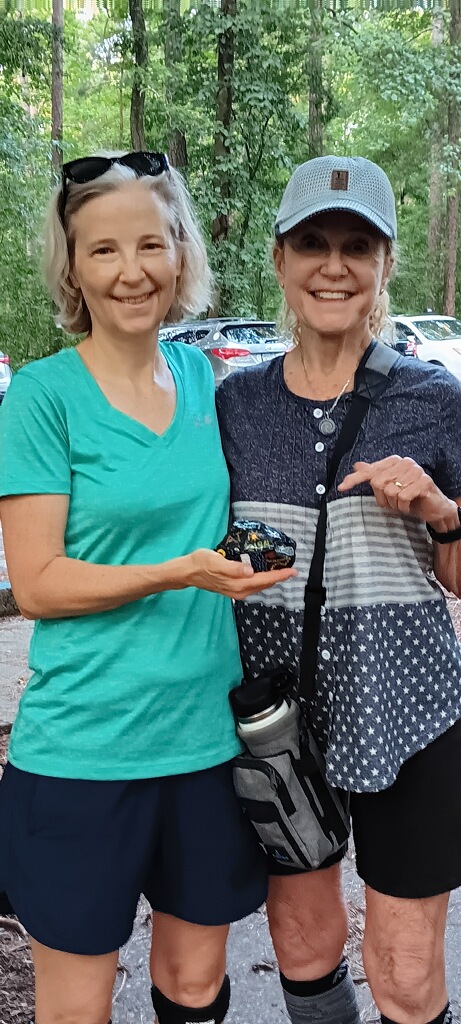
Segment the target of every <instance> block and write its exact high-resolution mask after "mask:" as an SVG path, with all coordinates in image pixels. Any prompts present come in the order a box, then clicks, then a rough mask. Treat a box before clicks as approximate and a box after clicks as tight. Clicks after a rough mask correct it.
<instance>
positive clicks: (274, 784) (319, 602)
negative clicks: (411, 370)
mask: <svg viewBox="0 0 461 1024" xmlns="http://www.w3.org/2000/svg"><path fill="white" fill-rule="evenodd" d="M401 361H402V360H401V357H400V356H399V355H398V354H397V353H396V352H395V351H394V350H393V349H391V348H389V347H388V346H386V345H383V344H381V343H380V342H372V343H371V345H370V346H369V348H368V349H367V351H366V352H365V355H364V356H363V358H362V361H361V363H360V365H359V367H358V369H357V372H356V376H355V384H354V395H353V399H352V402H351V405H350V408H349V410H348V413H347V415H346V417H345V419H344V422H343V424H342V427H341V430H340V433H339V436H338V440H337V443H336V446H335V448H334V451H333V453H332V456H331V459H330V463H329V466H328V473H327V485H326V490H325V494H324V495H323V496H322V500H321V504H320V509H319V517H318V521H317V530H316V537H315V543H314V552H313V556H312V562H311V566H310V571H309V577H308V580H307V584H306V587H305V591H304V622H303V639H302V651H301V659H300V673H299V680H295V683H294V685H293V684H292V683H291V684H290V681H289V680H290V677H289V675H288V674H287V673H284V671H283V670H280V669H278V670H277V669H274V671H273V672H269V673H268V674H267V675H266V676H265V677H264V678H263V677H259V678H258V679H256V680H252V681H249V680H244V682H243V683H242V684H241V686H239V687H236V688H235V689H234V690H233V691H232V693H231V695H230V698H231V705H232V709H233V711H234V715H235V716H236V718H237V722H238V723H239V722H240V723H241V722H242V716H243V715H244V714H245V707H247V708H248V707H251V705H252V700H253V706H258V707H260V709H261V710H262V708H263V705H264V694H265V692H266V691H267V698H266V705H267V706H268V708H270V714H269V712H267V715H268V719H267V724H264V722H262V723H261V727H258V728H257V729H256V730H255V731H251V733H250V732H247V733H246V734H245V733H242V732H240V735H243V738H244V743H245V746H246V749H245V751H244V752H243V753H242V754H240V755H239V756H238V757H236V758H235V760H234V766H233V775H234V786H235V791H236V793H237V796H238V797H239V799H240V801H241V804H242V807H243V809H244V811H245V813H246V814H247V815H248V818H249V819H250V821H251V822H252V824H253V826H254V828H255V829H256V832H257V834H258V837H259V840H260V842H261V844H262V846H263V847H264V849H265V850H266V852H267V853H268V854H269V855H271V856H272V857H274V858H275V860H276V861H277V862H278V863H279V864H283V865H286V866H287V867H293V868H301V869H302V868H304V869H308V868H318V867H319V866H320V865H321V864H323V863H324V862H325V861H326V860H328V859H329V858H331V857H334V855H335V854H337V853H338V851H339V850H340V849H341V847H343V846H344V844H345V843H346V842H347V839H348V836H349V833H350V819H349V797H348V794H347V793H345V792H343V791H340V790H338V789H336V788H335V787H334V786H332V785H331V784H330V783H329V782H328V780H327V777H326V768H325V759H324V757H323V754H322V753H321V752H320V750H319V748H318V746H317V743H316V741H315V738H314V735H313V733H312V730H311V728H310V716H311V708H312V702H313V699H314V696H315V676H316V668H317V652H318V641H319V634H320V619H321V610H322V607H323V606H324V604H325V600H326V591H325V588H324V585H323V570H324V562H325V540H326V527H327V496H328V493H329V491H330V489H331V487H332V486H333V484H334V482H335V479H336V473H337V471H338V468H339V464H340V461H341V459H342V458H343V456H344V455H345V454H346V453H347V452H349V451H351V449H352V448H353V445H354V443H355V440H356V438H357V435H358V433H359V430H360V427H361V424H362V422H363V420H364V418H365V415H366V413H367V411H368V409H369V408H370V405H371V404H372V403H376V402H377V401H378V399H379V398H380V397H381V395H382V394H383V393H384V391H385V389H386V387H387V385H388V383H389V381H390V379H391V378H392V377H393V376H394V374H395V373H396V371H397V368H398V366H399V365H400V364H401ZM252 688H253V690H252ZM255 695H256V696H255ZM254 698H255V699H254ZM258 702H259V703H258ZM242 709H243V710H242ZM263 717H264V712H263ZM247 721H248V719H247Z"/></svg>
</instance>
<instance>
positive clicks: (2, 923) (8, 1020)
mask: <svg viewBox="0 0 461 1024" xmlns="http://www.w3.org/2000/svg"><path fill="white" fill-rule="evenodd" d="M448 604H449V608H450V612H451V615H452V618H453V622H454V625H455V629H456V632H457V635H458V639H459V640H460V641H461V601H457V600H455V599H453V598H450V599H449V602H448ZM7 746H8V734H7V733H0V777H1V773H2V769H3V766H4V765H5V763H6V751H7ZM349 914H350V935H349V943H348V956H349V959H350V962H351V968H352V975H353V977H354V980H355V983H356V984H358V985H360V984H363V983H364V982H365V976H364V973H363V967H362V962H361V954H360V947H361V939H362V934H363V917H364V915H363V908H362V907H361V906H360V905H358V904H357V903H356V902H355V901H354V902H353V903H350V904H349ZM370 1010H371V1008H370ZM33 1013H34V984H33V970H32V961H31V956H30V949H29V945H28V942H27V936H26V935H25V933H23V931H22V929H21V926H20V925H19V923H18V922H17V920H16V918H14V917H8V918H5V917H4V918H2V917H0V1024H28V1022H29V1021H31V1020H33ZM377 1020H379V1018H378V1017H377V1016H375V1015H374V1013H373V1012H371V1015H368V1014H366V1024H374V1022H375V1021H377Z"/></svg>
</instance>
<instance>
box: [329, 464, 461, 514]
mask: <svg viewBox="0 0 461 1024" xmlns="http://www.w3.org/2000/svg"><path fill="white" fill-rule="evenodd" d="M363 483H369V484H370V487H371V488H372V491H373V494H374V496H375V498H376V501H377V503H378V505H379V506H380V507H381V508H391V509H395V511H396V512H402V513H404V514H409V515H412V516H416V518H417V519H421V520H422V521H423V522H426V523H429V524H430V525H431V526H433V527H434V529H437V528H439V529H442V530H443V529H450V527H449V526H445V527H441V526H440V525H438V524H441V523H444V522H446V521H448V520H451V519H453V524H454V525H453V527H452V528H453V529H454V528H455V527H456V525H459V519H458V507H457V504H456V502H455V501H452V500H451V499H450V498H447V497H446V495H445V494H443V493H442V491H441V490H440V488H439V487H437V485H436V484H435V483H434V481H433V480H432V479H431V477H430V476H428V474H427V473H425V472H424V470H423V469H421V466H418V463H417V462H414V461H413V459H402V458H401V457H400V455H390V456H389V458H387V459H380V461H379V462H356V463H354V472H353V473H348V475H347V476H346V477H345V478H344V480H343V481H342V483H340V484H339V486H338V491H349V490H351V489H352V488H353V487H357V486H358V484H363Z"/></svg>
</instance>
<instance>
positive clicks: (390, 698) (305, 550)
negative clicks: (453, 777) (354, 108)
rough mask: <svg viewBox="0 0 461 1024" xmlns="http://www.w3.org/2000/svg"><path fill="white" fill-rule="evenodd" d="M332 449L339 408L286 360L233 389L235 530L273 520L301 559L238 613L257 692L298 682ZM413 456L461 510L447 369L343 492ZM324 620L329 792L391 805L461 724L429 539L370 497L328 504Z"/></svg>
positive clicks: (410, 399)
mask: <svg viewBox="0 0 461 1024" xmlns="http://www.w3.org/2000/svg"><path fill="white" fill-rule="evenodd" d="M350 401H351V394H347V395H344V397H343V398H342V399H340V401H339V403H338V405H337V407H336V409H335V411H334V413H333V415H332V418H333V419H334V420H335V423H336V426H337V430H336V432H335V434H334V435H333V436H324V435H322V434H321V433H320V431H319V423H320V422H321V416H323V413H324V411H325V410H326V409H328V408H329V407H330V406H331V404H332V403H331V401H330V402H316V401H312V400H310V399H306V398H300V397H298V396H297V395H294V394H293V393H292V392H291V391H289V390H288V388H287V387H286V384H285V382H284V378H283V357H282V358H277V359H274V360H273V361H271V362H269V363H265V364H263V365H262V366H258V367H254V368H253V369H249V370H245V371H244V372H239V373H234V374H232V375H231V376H230V377H228V378H227V379H226V380H225V381H224V383H223V384H222V385H221V387H220V388H219V389H218V393H217V402H218V413H219V417H220V424H221V433H222V440H223V446H224V452H225V455H226V458H227V462H228V466H229V471H230V475H231V488H232V514H233V518H234V519H237V518H238V519H243V518H245V519H259V520H262V521H263V522H267V523H269V524H271V525H273V526H275V527H278V528H279V529H281V530H284V531H285V533H287V534H288V535H289V536H291V537H292V538H293V539H294V540H296V543H297V559H296V568H297V570H298V576H297V577H296V578H294V579H292V580H288V581H287V582H286V583H282V584H278V585H276V586H275V587H273V588H272V589H271V590H268V591H265V592H264V593H262V594H257V595H256V596H254V597H252V598H249V599H248V600H246V601H243V602H238V603H237V605H236V616H237V626H238V630H239V634H240V643H241V653H242V660H243V664H244V669H245V674H246V676H247V677H248V678H253V677H256V676H258V675H260V674H261V673H262V672H264V671H265V670H267V669H268V668H274V667H277V666H287V667H289V668H291V669H294V670H295V671H296V672H297V671H298V666H299V656H300V651H301V639H302V623H303V604H304V586H305V583H306V579H307V575H308V570H309V565H310V561H311V557H312V551H313V545H314V537H315V528H316V523H317V517H318V508H319V504H320V499H321V494H322V493H323V492H324V489H325V488H324V485H325V480H326V469H327V460H328V458H329V455H330V453H331V451H332V450H333V448H334V445H335V442H336V438H337V436H338V428H339V427H340V425H341V422H342V420H343V418H344V416H345V413H346V410H347V408H348V406H349V403H350ZM389 455H400V456H407V457H410V458H412V459H414V460H415V462H417V463H418V464H419V465H421V466H422V467H423V468H424V470H425V471H426V472H427V473H429V474H430V476H431V477H432V478H433V479H434V481H435V483H436V484H437V485H438V486H439V487H440V488H441V490H442V491H443V492H444V494H446V495H447V496H448V497H450V498H458V497H459V496H461V383H460V382H458V381H457V380H456V379H455V378H454V377H452V376H451V374H449V373H448V372H447V371H445V370H444V369H443V368H441V367H436V366H431V365H429V364H426V363H422V362H420V361H419V360H408V361H404V362H403V363H402V365H401V367H400V368H399V369H398V371H397V373H396V375H395V377H394V378H393V379H392V381H391V382H390V384H389V385H388V388H387V390H386V392H385V394H384V395H383V396H382V397H381V398H380V400H379V402H378V404H377V406H375V407H371V408H370V409H369V411H368V413H367V416H366V418H365V421H364V423H363V424H362V427H361V429H360V432H359V435H358V438H357V440H356V443H355V445H354V448H353V450H352V452H350V453H349V454H348V455H346V456H345V457H344V458H343V460H342V462H341V465H340V468H339V471H338V474H337V482H338V483H339V482H340V481H341V480H343V479H344V477H345V476H346V474H347V473H348V472H350V471H351V469H352V464H353V463H354V462H356V461H358V460H363V461H366V462H376V461H377V460H379V459H383V458H385V457H386V456H389ZM324 583H325V587H326V592H327V599H326V605H325V607H324V609H323V615H322V624H321V635H320V643H319V656H318V663H317V679H316V697H315V703H314V707H313V726H314V729H315V731H316V734H317V739H318V742H319V744H320V746H321V748H322V749H323V750H324V751H325V753H326V757H327V773H328V778H329V780H330V782H332V783H333V784H335V785H337V786H340V787H343V788H345V789H350V790H353V791H355V792H373V791H376V790H380V789H385V788H386V787H387V786H390V785H391V784H392V782H393V781H394V780H395V778H396V775H397V772H398V770H399V768H400V766H401V764H402V763H403V762H404V761H405V760H406V759H407V758H409V757H411V756H412V754H415V753H416V752H417V751H418V750H421V749H422V748H423V747H425V746H427V744H428V743H430V742H431V741H432V740H434V739H435V738H436V737H437V736H439V735H440V734H441V733H443V732H444V731H445V730H446V729H448V728H449V727H450V726H451V725H452V724H453V723H454V722H455V721H456V720H457V719H458V718H460V717H461V648H460V645H459V643H458V641H457V639H456V636H455V633H454V630H453V626H452V623H451V619H450V616H449V613H448V611H447V606H446V602H445V599H444V596H443V594H442V591H441V589H440V587H439V585H438V583H437V582H436V580H435V578H434V576H433V573H432V545H431V542H430V539H429V537H428V534H427V531H426V527H425V525H424V523H421V522H419V521H418V520H417V519H415V518H414V517H412V516H406V515H401V514H400V513H399V514H396V513H395V512H393V511H391V510H389V511H386V510H383V509H381V508H379V506H378V505H377V503H376V500H375V498H374V496H373V494H372V491H371V488H370V487H369V486H368V485H363V486H360V487H357V488H356V489H355V490H353V491H349V492H348V493H347V494H341V493H338V492H337V490H336V487H333V488H332V489H331V492H330V494H329V495H328V526H327V540H326V558H325V574H324Z"/></svg>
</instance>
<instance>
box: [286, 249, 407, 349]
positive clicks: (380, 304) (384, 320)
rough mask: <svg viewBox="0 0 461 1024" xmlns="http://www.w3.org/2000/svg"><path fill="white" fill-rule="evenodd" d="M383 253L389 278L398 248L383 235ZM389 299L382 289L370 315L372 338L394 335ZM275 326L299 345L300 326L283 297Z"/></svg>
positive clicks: (385, 337) (386, 337) (394, 264)
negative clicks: (386, 261) (389, 261)
mask: <svg viewBox="0 0 461 1024" xmlns="http://www.w3.org/2000/svg"><path fill="white" fill-rule="evenodd" d="M283 241H284V239H283V238H281V239H280V241H279V240H277V245H283ZM383 243H384V252H385V256H386V258H387V259H389V260H391V261H392V264H391V273H390V277H392V276H393V274H394V272H395V268H396V261H397V258H398V248H397V243H396V242H391V240H390V239H389V238H385V237H384V235H383ZM389 307H390V298H389V292H388V290H387V288H384V289H383V291H382V292H381V294H380V295H379V296H378V301H377V302H376V305H375V307H374V309H372V311H371V313H370V331H371V333H372V335H373V338H377V339H378V340H380V338H381V337H382V338H383V340H386V341H387V339H388V337H389V334H391V336H393V334H394V324H393V321H392V320H391V318H390V316H389ZM277 325H278V327H279V329H280V331H281V333H282V334H283V335H284V336H285V337H287V338H290V340H292V341H293V343H294V344H295V345H299V335H300V325H299V322H298V320H297V319H296V317H295V315H294V313H293V311H292V310H291V309H290V307H289V305H288V303H287V301H286V299H285V296H284V297H283V301H282V305H281V308H280V311H279V315H278V317H277Z"/></svg>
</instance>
